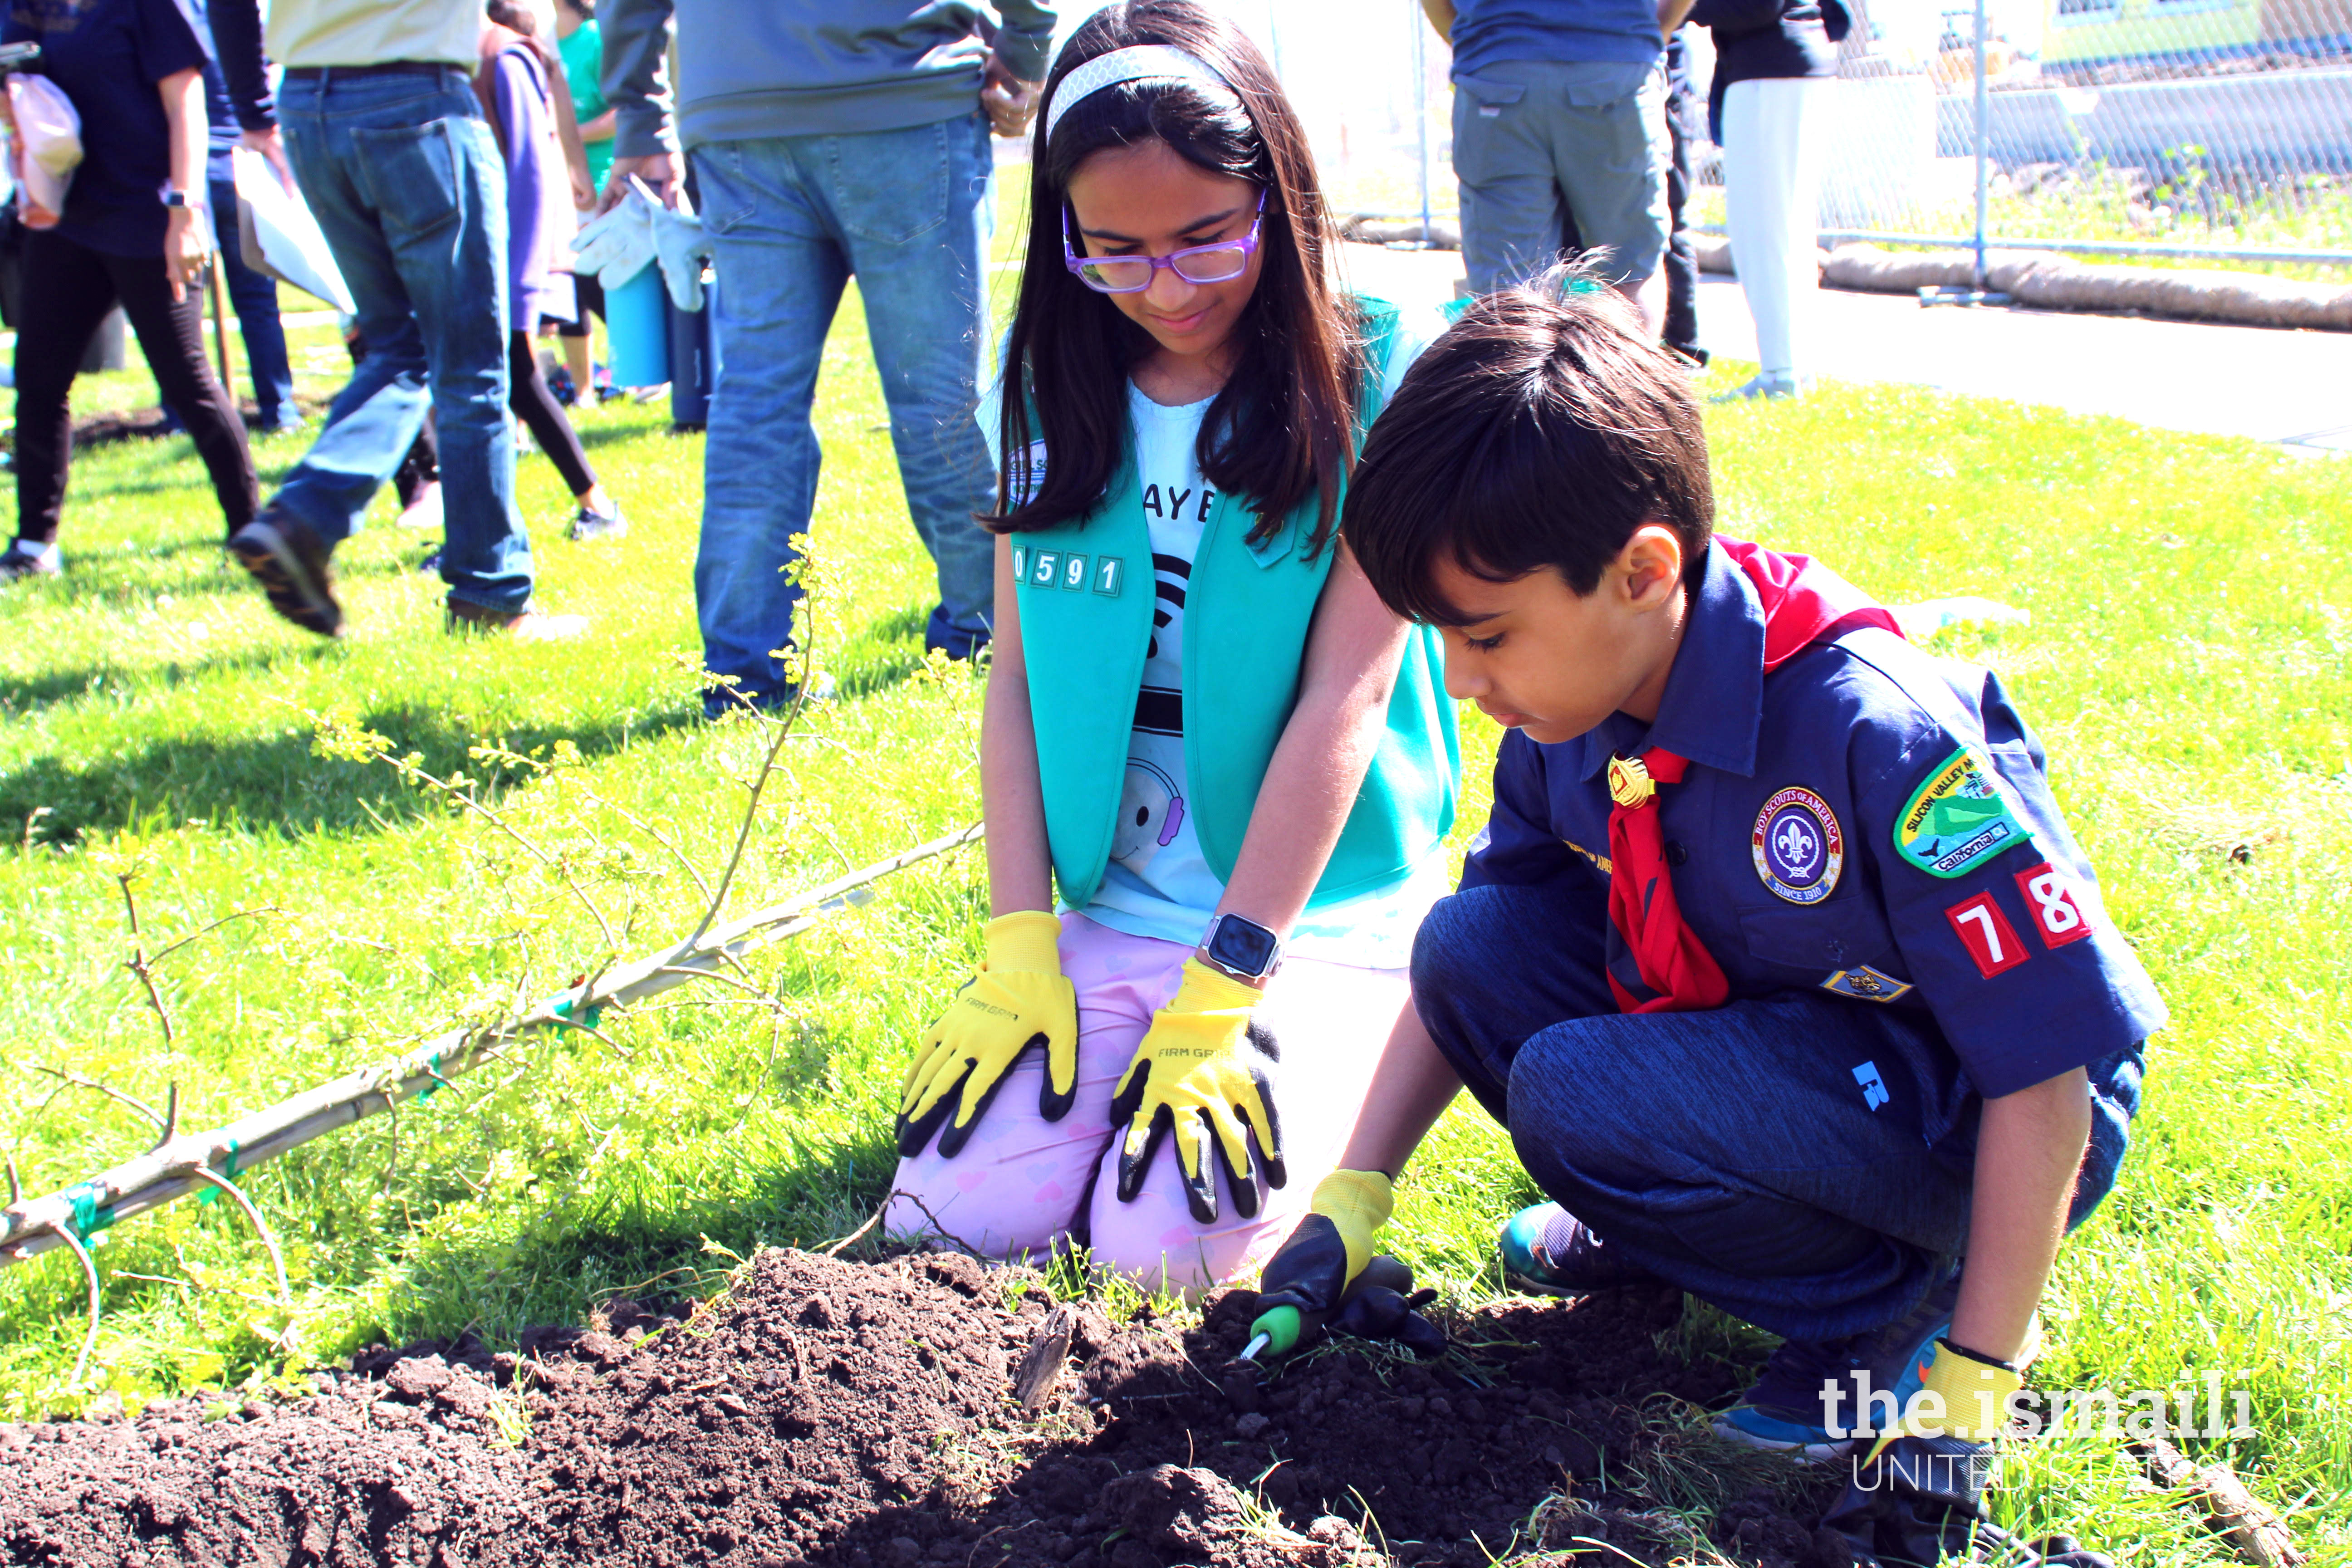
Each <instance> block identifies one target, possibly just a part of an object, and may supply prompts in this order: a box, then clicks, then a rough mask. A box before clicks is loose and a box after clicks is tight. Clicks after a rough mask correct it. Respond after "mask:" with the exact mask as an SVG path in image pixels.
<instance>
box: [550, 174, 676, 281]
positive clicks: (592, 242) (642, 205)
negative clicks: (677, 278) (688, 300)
mask: <svg viewBox="0 0 2352 1568" xmlns="http://www.w3.org/2000/svg"><path fill="white" fill-rule="evenodd" d="M654 206H655V204H654V203H652V202H650V201H648V200H646V198H645V197H644V196H642V195H639V194H638V193H637V192H636V191H635V190H631V191H630V192H629V193H628V194H627V195H624V196H623V197H622V198H621V200H620V204H619V205H616V206H615V207H614V208H613V210H612V211H611V212H608V213H606V214H605V215H604V216H602V217H598V218H593V219H591V220H590V221H588V222H587V223H585V224H583V225H582V226H581V227H580V232H579V233H578V234H575V235H573V236H572V271H573V272H575V273H582V274H587V273H593V274H594V275H595V278H596V281H597V282H599V283H601V284H603V285H604V290H605V292H607V293H610V292H611V291H612V290H614V289H618V288H620V287H621V286H622V285H623V284H625V283H626V282H628V281H629V279H632V278H635V276H636V275H637V274H638V273H640V272H643V271H644V270H645V269H646V268H648V267H650V266H652V265H653V263H654V259H655V252H654V218H653V215H654ZM673 292H675V290H673Z"/></svg>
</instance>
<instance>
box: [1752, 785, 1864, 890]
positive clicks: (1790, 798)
mask: <svg viewBox="0 0 2352 1568" xmlns="http://www.w3.org/2000/svg"><path fill="white" fill-rule="evenodd" d="M1748 853H1749V854H1750V855H1751V856H1753V857H1754V858H1755V861H1756V874H1757V875H1758V876H1759V877H1761V878H1763V879H1764V885H1765V886H1766V887H1768V888H1769V889H1772V890H1773V891H1774V892H1776V893H1778V894H1780V896H1781V897H1782V898H1784V899H1786V900H1789V901H1790V903H1792V904H1817V903H1820V902H1821V901H1822V900H1823V899H1826V898H1828V897H1829V896H1830V894H1831V893H1832V891H1833V890H1834V889H1836V887H1837V879H1838V872H1839V870H1840V869H1841V868H1843V867H1844V865H1845V835H1844V834H1843V833H1842V832H1841V831H1839V829H1838V820H1837V814H1836V813H1834V812H1832V811H1831V810H1830V803H1829V802H1827V801H1825V800H1823V799H1822V797H1821V796H1820V795H1815V794H1814V793H1813V792H1812V791H1811V790H1809V789H1805V788H1803V787H1801V786H1800V785H1795V784H1791V785H1790V787H1789V788H1787V789H1784V790H1782V791H1781V792H1780V794H1778V795H1774V796H1773V797H1772V798H1771V799H1770V800H1768V801H1766V802H1765V803H1764V809H1763V810H1761V811H1759V812H1758V813H1757V814H1756V829H1755V832H1754V833H1753V834H1752V835H1751V836H1750V837H1749V840H1748Z"/></svg>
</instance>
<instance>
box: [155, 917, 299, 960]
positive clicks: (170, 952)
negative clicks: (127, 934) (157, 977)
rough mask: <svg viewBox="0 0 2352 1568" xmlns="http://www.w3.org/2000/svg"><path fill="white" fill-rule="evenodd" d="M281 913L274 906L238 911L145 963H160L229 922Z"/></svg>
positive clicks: (158, 951)
mask: <svg viewBox="0 0 2352 1568" xmlns="http://www.w3.org/2000/svg"><path fill="white" fill-rule="evenodd" d="M283 913H285V911H284V910H280V909H279V908H278V906H277V905H276V904H256V905H255V906H254V907H253V908H251V909H249V910H237V911H236V913H235V914H233V915H223V916H221V918H220V919H218V920H216V921H213V922H212V923H211V924H210V925H205V926H199V927H197V928H196V929H195V930H194V931H190V932H189V933H188V934H187V935H185V936H184V937H182V938H180V939H179V940H178V941H177V942H172V943H170V944H168V945H167V946H164V947H163V948H160V949H158V950H157V951H156V953H155V956H154V957H152V958H151V959H149V960H148V961H147V962H148V963H163V961H164V960H165V959H167V958H169V957H171V956H172V955H173V953H175V952H179V951H180V950H181V949H182V948H184V947H185V946H187V945H188V943H190V942H194V941H195V940H196V939H197V938H198V937H200V936H210V935H212V933H213V932H215V931H218V930H220V928H221V927H223V926H225V925H226V924H228V922H229V921H242V920H249V919H251V918H252V917H253V916H255V915H276V914H283Z"/></svg>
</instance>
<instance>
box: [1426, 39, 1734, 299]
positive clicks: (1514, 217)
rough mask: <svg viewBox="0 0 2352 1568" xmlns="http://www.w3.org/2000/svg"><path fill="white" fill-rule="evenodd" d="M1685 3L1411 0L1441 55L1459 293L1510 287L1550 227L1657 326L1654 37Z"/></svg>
mask: <svg viewBox="0 0 2352 1568" xmlns="http://www.w3.org/2000/svg"><path fill="white" fill-rule="evenodd" d="M1689 8H1690V0H1460V3H1459V4H1458V5H1457V4H1455V3H1454V0H1422V9H1423V11H1424V12H1426V13H1427V14H1428V16H1429V20H1430V23H1431V25H1432V26H1435V27H1436V28H1437V30H1438V31H1439V32H1440V33H1442V34H1444V36H1445V37H1446V39H1447V41H1448V42H1449V43H1450V44H1451V45H1452V46H1453V49H1454V176H1455V178H1456V179H1457V180H1458V181H1459V182H1460V184H1461V190H1462V259H1463V263H1464V265H1465V268H1467V269H1468V271H1469V274H1470V288H1471V291H1472V292H1473V293H1477V294H1486V293H1491V292H1492V291H1494V290H1495V289H1499V288H1504V287H1507V286H1508V285H1510V284H1514V283H1518V282H1521V281H1524V280H1525V279H1528V278H1530V277H1532V276H1533V275H1535V274H1536V273H1538V272H1539V271H1541V270H1543V269H1544V268H1547V267H1549V266H1550V265H1551V264H1552V262H1553V261H1555V260H1557V259H1558V258H1559V254H1560V245H1561V237H1562V233H1563V230H1564V229H1565V230H1572V231H1573V232H1574V233H1575V234H1576V235H1578V236H1579V237H1580V238H1581V239H1582V241H1583V243H1584V244H1585V245H1587V246H1591V247H1597V248H1599V249H1601V250H1602V251H1604V252H1605V253H1606V256H1607V259H1606V260H1605V261H1604V262H1603V263H1602V264H1601V274H1602V276H1604V277H1606V278H1607V279H1609V280H1610V281H1611V282H1612V283H1614V284H1615V285H1616V286H1617V288H1618V289H1620V290H1621V291H1622V293H1624V294H1625V295H1626V297H1627V298H1629V299H1631V300H1633V302H1634V303H1635V305H1636V306H1637V307H1639V309H1640V310H1641V311H1642V314H1643V318H1644V319H1645V320H1646V321H1648V322H1649V324H1650V325H1651V326H1652V327H1653V328H1657V327H1658V326H1660V325H1661V323H1662V322H1663V321H1664V298H1663V296H1664V282H1663V279H1661V277H1660V275H1659V268H1658V259H1659V257H1660V256H1661V255H1662V254H1663V253H1664V250H1665V248H1666V239H1667V234H1668V228H1667V225H1668V217H1667V212H1666V168H1667V164H1668V162H1669V158H1670V151H1669V140H1668V134H1667V130H1666V88H1665V79H1664V76H1663V75H1662V73H1661V72H1660V70H1659V61H1660V58H1661V57H1662V56H1663V54H1664V47H1665V38H1666V36H1667V35H1668V34H1670V33H1672V32H1673V31H1674V29H1675V27H1677V26H1680V25H1681V22H1682V17H1683V13H1684V12H1685V11H1687V10H1688V9H1689Z"/></svg>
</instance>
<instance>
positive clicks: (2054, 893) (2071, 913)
mask: <svg viewBox="0 0 2352 1568" xmlns="http://www.w3.org/2000/svg"><path fill="white" fill-rule="evenodd" d="M2017 890H2018V891H2019V892H2021V893H2023V894H2024V895H2025V908H2026V910H2027V911H2028V912H2029V913H2031V914H2032V917H2033V925H2034V929H2035V930H2037V931H2040V932H2041V933H2042V946H2044V947H2063V946H2065V945H2066V944H2067V943H2068V942H2080V941H2082V940H2083V939H2084V937H2086V936H2088V935H2090V934H2091V918H2090V916H2088V915H2086V914H2084V912H2083V903H2082V900H2080V899H2077V898H2076V897H2075V896H2074V879H2073V878H2072V877H2069V876H2068V875H2066V873H2065V872H2063V871H2062V870H2060V869H2059V868H2057V867H2055V866H2053V865H2052V864H2051V863H2050V862H2049V861H2047V860H2044V861H2043V862H2042V864H2041V865H2039V866H2033V867H2029V868H2027V869H2025V870H2022V871H2020V872H2019V873H2018V874H2017Z"/></svg>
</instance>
